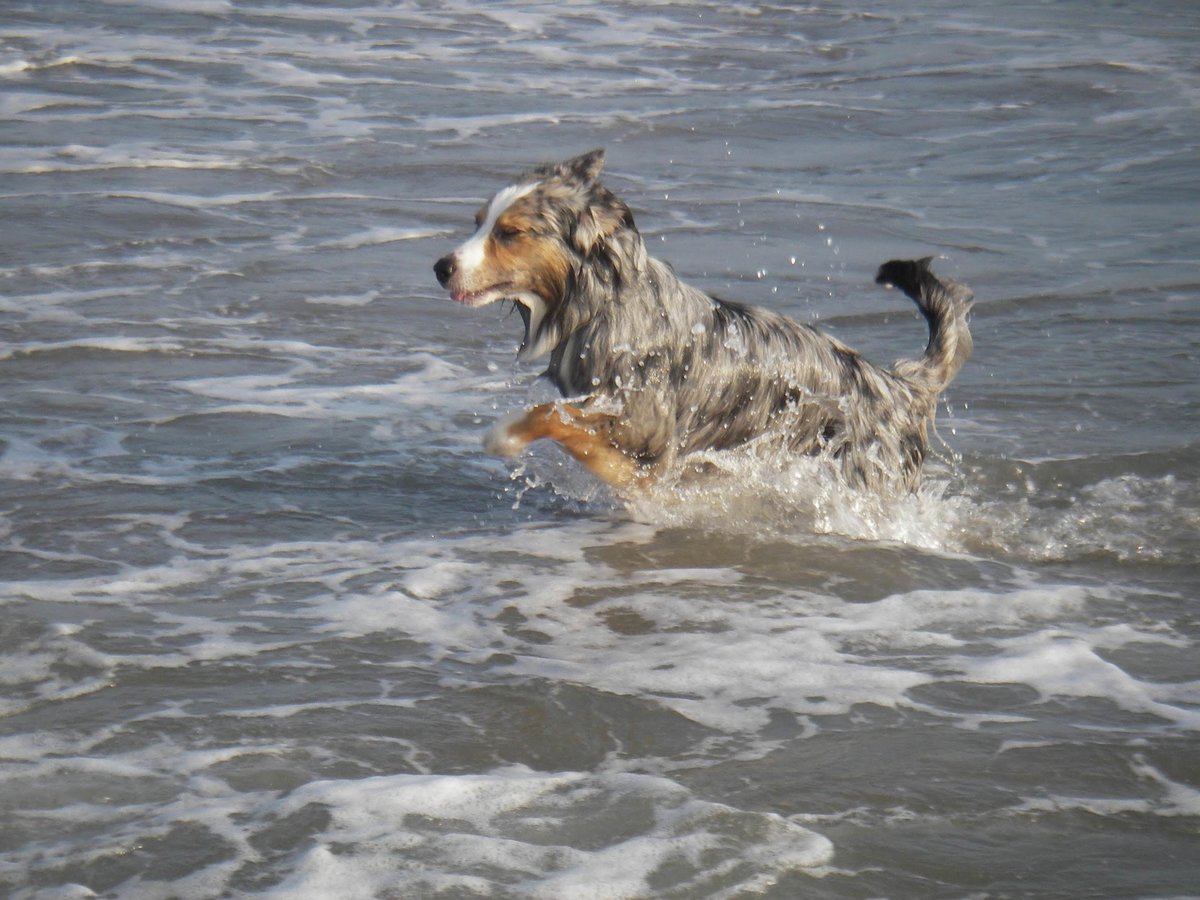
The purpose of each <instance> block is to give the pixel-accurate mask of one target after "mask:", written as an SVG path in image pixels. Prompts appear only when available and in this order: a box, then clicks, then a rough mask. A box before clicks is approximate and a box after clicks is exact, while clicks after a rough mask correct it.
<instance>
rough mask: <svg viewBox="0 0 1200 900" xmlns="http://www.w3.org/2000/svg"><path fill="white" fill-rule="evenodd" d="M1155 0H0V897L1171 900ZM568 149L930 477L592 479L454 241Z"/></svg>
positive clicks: (780, 472)
mask: <svg viewBox="0 0 1200 900" xmlns="http://www.w3.org/2000/svg"><path fill="white" fill-rule="evenodd" d="M1198 39H1200V12H1197V10H1196V9H1195V7H1194V6H1193V4H1190V3H1155V4H1150V3H1144V2H1135V3H1130V4H1124V5H1115V4H1101V5H1096V4H1091V3H1082V2H1064V3H1057V4H1045V5H1043V4H1018V5H1010V6H1004V7H1003V8H998V7H996V6H995V5H994V4H983V3H955V4H950V3H921V4H917V3H912V2H902V3H898V4H884V3H858V4H845V3H838V4H829V5H822V6H820V7H800V8H797V7H792V6H789V5H768V4H740V5H728V4H705V3H659V4H625V3H611V2H610V3H588V2H581V3H571V4H554V5H550V4H520V5H509V4H489V5H487V6H486V7H482V8H481V7H480V6H479V5H478V4H465V3H449V4H439V5H436V6H430V5H425V4H417V3H395V4H374V3H369V2H364V3H362V4H361V5H352V4H343V3H319V4H318V3H312V4H305V3H299V2H287V0H284V2H262V3H240V2H239V3H233V2H226V0H142V2H108V3H84V2H78V0H61V2H38V3H34V2H25V3H10V4H8V5H7V6H6V7H5V12H4V14H3V15H2V16H0V117H2V120H3V131H2V134H3V141H2V142H0V203H2V204H3V205H2V207H0V209H2V210H3V223H4V224H3V229H4V232H3V241H2V242H0V335H2V337H3V340H4V343H3V345H0V384H2V385H3V390H4V397H5V404H4V410H3V424H2V426H0V427H2V430H0V451H2V455H0V484H2V488H3V490H2V494H0V573H2V574H3V578H4V582H3V585H2V593H0V602H2V603H3V610H4V615H3V617H2V619H0V647H2V648H3V656H0V685H2V689H0V716H2V717H0V773H2V780H0V807H2V808H3V810H4V816H5V820H6V827H5V829H4V830H3V833H2V835H0V886H3V890H4V891H6V892H7V893H8V894H10V895H12V896H14V897H21V898H29V897H39V898H41V897H46V898H49V897H88V896H112V897H122V898H125V897H131V898H156V897H162V898H166V897H217V896H239V895H245V894H251V893H266V894H269V895H273V896H279V897H313V898H324V897H331V896H338V897H466V896H485V897H498V898H502V897H514V898H515V897H547V898H563V897H572V898H574V897H595V898H630V897H735V896H768V897H788V898H791V897H885V896H886V897H962V896H967V895H970V896H975V897H1017V896H1059V897H1069V896H1075V897H1126V896H1128V897H1133V896H1137V897H1180V896H1187V895H1195V894H1196V890H1197V888H1196V886H1197V885H1198V884H1200V862H1198V860H1200V856H1198V855H1197V845H1198V843H1197V837H1198V828H1200V769H1198V768H1197V759H1198V758H1200V756H1198V751H1200V741H1198V736H1200V664H1198V663H1197V652H1196V649H1197V643H1198V641H1200V625H1198V624H1197V622H1198V618H1197V614H1196V608H1197V607H1196V603H1197V590H1196V585H1197V583H1200V567H1198V566H1197V563H1196V556H1197V550H1198V547H1200V539H1198V538H1197V534H1198V528H1197V526H1198V525H1200V457H1198V454H1197V450H1198V447H1200V443H1198V440H1197V435H1198V433H1200V429H1198V425H1200V389H1198V388H1197V379H1196V359H1197V356H1198V351H1200V337H1198V335H1200V329H1198V326H1200V303H1198V302H1197V301H1198V299H1200V254H1198V253H1197V247H1198V246H1200V225H1198V220H1197V217H1196V214H1195V200H1196V197H1197V196H1198V194H1200V167H1198V166H1197V159H1198V158H1200V156H1198V150H1200V115H1197V112H1198V107H1200V67H1198V66H1197V62H1196V55H1195V47H1196V46H1197V42H1198ZM601 145H603V146H606V147H607V148H608V153H609V161H608V170H607V173H606V181H607V183H608V184H609V185H610V186H611V187H613V188H614V190H616V191H617V192H618V193H619V194H620V195H621V196H622V197H624V198H625V199H626V200H627V201H629V202H630V204H631V205H632V206H633V208H634V210H635V212H636V215H637V218H638V222H639V225H640V226H641V228H642V230H643V231H644V232H645V233H646V235H647V237H648V241H649V242H650V244H651V246H652V250H653V252H655V253H656V254H657V255H660V256H662V257H664V258H667V259H669V260H671V262H672V263H673V264H674V265H675V267H676V268H677V270H678V271H679V272H680V273H681V274H682V275H683V276H684V277H685V278H687V279H689V280H690V281H692V282H693V283H695V284H698V285H701V286H703V287H704V288H706V289H708V290H711V291H714V292H716V293H719V294H721V295H723V296H728V297H730V298H733V299H738V300H743V301H747V302H752V303H758V304H762V305H767V306H770V307H773V308H775V309H779V310H782V311H785V312H787V313H789V314H791V315H794V316H796V317H798V318H800V319H802V320H805V321H815V322H818V323H819V324H820V325H821V326H822V327H825V328H827V329H829V330H831V331H833V332H834V333H836V334H837V335H838V337H839V338H841V339H843V340H845V341H846V342H847V343H850V344H851V345H853V346H855V347H858V348H860V349H862V350H864V351H865V352H867V353H868V354H869V355H870V356H871V357H872V358H874V359H877V360H880V361H883V362H887V361H890V360H891V359H894V358H896V357H899V356H904V355H911V354H915V353H917V352H919V350H920V348H921V346H922V345H923V341H924V335H923V326H922V325H921V323H920V321H919V319H918V318H917V316H916V315H915V313H914V312H913V311H912V310H911V308H909V307H908V306H907V305H906V304H905V302H904V301H903V300H901V299H899V298H898V296H897V295H896V294H895V293H885V292H882V291H879V290H878V289H877V288H875V287H874V285H872V284H871V276H872V274H873V273H874V270H875V267H876V266H877V265H878V264H879V263H880V262H881V261H882V260H884V259H886V258H889V257H894V256H908V255H929V254H932V255H936V256H939V257H941V259H940V260H939V261H938V263H937V267H938V269H939V271H941V272H943V273H945V274H947V275H950V276H952V277H955V278H959V279H961V280H963V281H966V282H968V283H969V284H970V285H971V286H972V287H973V288H974V290H975V292H976V294H977V297H978V301H977V306H976V308H975V313H974V317H973V330H974V333H975V340H976V352H975V356H974V358H973V359H972V361H971V362H970V363H969V364H968V366H967V368H966V369H965V370H964V372H963V373H962V375H961V376H960V377H959V379H958V380H957V381H956V382H955V383H954V384H953V385H952V386H951V387H950V389H949V390H948V392H947V394H946V399H945V402H944V404H943V407H942V410H941V413H940V419H939V432H940V441H939V442H938V443H937V445H936V450H937V458H936V459H934V460H933V462H932V465H931V466H930V467H929V473H928V478H927V480H926V485H925V487H924V488H923V490H922V492H921V494H920V495H918V496H915V497H912V498H907V499H905V500H902V501H896V502H892V503H882V502H879V501H873V500H869V499H865V498H862V497H855V496H851V495H847V494H846V493H845V492H843V491H840V490H839V489H838V488H837V486H836V485H833V484H831V483H830V482H829V480H828V478H827V477H826V476H825V475H824V474H823V473H822V472H821V471H820V469H819V468H817V467H814V466H812V465H810V464H808V463H805V462H800V463H797V464H795V465H792V466H787V467H778V466H777V467H775V468H772V467H770V466H767V465H765V464H763V463H762V462H761V461H752V460H750V459H747V458H739V457H738V456H737V455H736V454H735V455H733V456H732V457H729V458H726V459H725V460H723V461H722V467H723V468H724V469H726V470H727V471H728V475H727V477H726V478H724V479H722V480H719V481H716V482H708V483H705V484H699V485H687V486H683V487H681V489H680V490H679V491H678V492H675V493H672V494H670V495H668V496H656V497H655V498H653V499H652V500H648V501H643V502H640V503H637V504H634V505H633V506H632V507H631V508H627V507H625V506H623V505H622V504H620V503H618V502H617V501H615V500H614V499H613V498H612V497H611V496H609V495H608V494H606V493H605V492H604V491H603V490H601V489H599V488H598V487H597V486H596V485H595V484H594V483H593V482H591V481H590V480H589V479H588V478H587V476H585V475H584V474H583V473H581V472H580V471H579V470H578V469H577V468H576V467H575V466H574V465H573V464H571V463H570V462H568V461H566V460H565V459H564V458H563V457H561V455H559V454H558V453H557V452H556V451H555V450H553V449H552V448H544V447H538V448H535V449H534V450H533V451H532V452H531V453H530V454H528V455H527V456H525V457H523V458H521V459H519V460H516V461H514V462H513V463H511V464H508V463H503V462H500V461H496V460H492V459H489V458H487V457H485V456H484V455H483V454H482V453H481V452H480V450H479V440H480V437H481V435H482V433H483V432H484V430H485V429H486V428H487V427H488V425H489V424H490V423H491V422H492V421H493V420H494V419H495V418H496V417H497V416H498V415H500V414H503V413H505V412H507V411H509V410H511V409H515V408H517V407H519V406H521V405H523V404H526V403H529V402H531V401H533V400H535V399H544V398H545V397H547V396H549V393H548V390H549V389H548V388H547V387H546V386H545V385H544V384H542V383H540V382H539V381H538V380H537V378H536V375H537V372H538V367H537V366H536V365H532V364H528V365H527V364H521V365H518V364H516V363H514V361H513V351H514V349H515V346H516V343H517V341H518V340H519V333H520V323H519V320H518V319H517V318H516V317H510V316H507V315H506V314H505V313H504V312H503V311H501V310H499V308H498V307H497V308H495V309H486V310H482V311H475V312H471V311H466V310H463V309H461V308H459V307H457V306H455V305H454V304H452V303H450V302H449V301H448V300H447V299H446V298H445V297H444V295H443V294H442V293H441V292H440V291H439V290H438V289H437V286H436V284H435V283H434V280H433V277H432V271H431V264H432V262H433V260H434V259H435V258H437V257H438V256H439V255H441V254H442V253H444V252H446V250H448V249H449V248H450V247H452V246H453V245H454V244H455V243H457V242H458V241H459V240H461V238H462V236H463V235H465V234H466V232H467V230H468V229H469V226H470V218H471V214H472V212H473V211H474V209H475V208H476V206H477V205H478V203H479V202H480V201H481V200H482V199H484V198H485V197H486V196H487V195H489V194H490V193H491V192H493V191H494V190H496V189H498V188H500V187H502V186H503V185H504V184H507V183H508V182H509V180H511V179H512V178H513V177H515V176H516V175H517V174H518V173H520V172H521V171H523V170H524V169H525V168H527V167H528V166H530V165H531V164H533V163H536V162H539V161H544V160H550V159H557V158H563V157H566V156H568V155H571V154H574V153H577V152H581V151H584V150H588V149H590V148H592V147H594V146H601Z"/></svg>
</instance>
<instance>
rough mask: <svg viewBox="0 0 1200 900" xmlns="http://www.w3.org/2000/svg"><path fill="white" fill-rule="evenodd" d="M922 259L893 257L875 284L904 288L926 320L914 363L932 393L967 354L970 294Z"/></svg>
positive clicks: (956, 369) (929, 258) (886, 263)
mask: <svg viewBox="0 0 1200 900" xmlns="http://www.w3.org/2000/svg"><path fill="white" fill-rule="evenodd" d="M932 261H933V257H929V256H927V257H926V258H925V259H916V260H910V259H893V260H891V261H890V262H885V263H884V264H883V265H882V266H880V267H879V272H878V273H877V274H876V275H875V283H876V284H882V285H894V286H895V287H898V288H900V290H902V291H904V293H906V294H907V295H908V296H909V297H910V298H912V300H913V302H914V303H916V304H917V307H918V308H919V309H920V310H921V314H922V315H924V316H925V321H926V322H928V323H929V343H928V344H927V345H926V347H925V355H924V357H922V358H921V360H919V361H918V362H917V365H918V366H920V368H921V370H922V374H924V376H925V377H926V378H927V379H928V380H929V382H930V387H931V388H932V389H933V390H934V392H935V393H941V391H942V389H943V388H945V387H946V385H948V384H949V383H950V382H951V381H952V380H953V379H954V376H955V375H957V374H958V371H959V369H961V368H962V367H963V364H964V363H965V362H966V361H967V358H968V357H969V356H970V355H971V347H972V344H973V342H972V340H971V331H970V329H969V328H968V327H967V313H968V312H969V311H970V309H971V301H972V300H973V299H974V296H975V295H974V294H972V293H971V289H970V288H968V287H967V286H966V285H965V284H959V283H958V282H956V281H950V280H949V279H945V280H943V279H941V278H939V277H938V276H937V275H935V274H933V269H932V268H930V263H931V262H932Z"/></svg>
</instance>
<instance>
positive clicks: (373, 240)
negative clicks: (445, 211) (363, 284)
mask: <svg viewBox="0 0 1200 900" xmlns="http://www.w3.org/2000/svg"><path fill="white" fill-rule="evenodd" d="M449 233H450V229H448V228H395V227H392V226H388V225H376V226H374V227H372V228H368V229H366V230H365V231H356V232H355V233H354V234H348V235H346V236H345V237H342V238H337V239H336V240H332V241H326V242H325V243H323V244H321V245H320V246H321V247H325V248H330V249H336V250H355V249H357V248H359V247H370V246H374V245H376V244H392V243H395V242H397V241H415V240H421V239H424V238H431V237H439V236H440V235H444V234H449Z"/></svg>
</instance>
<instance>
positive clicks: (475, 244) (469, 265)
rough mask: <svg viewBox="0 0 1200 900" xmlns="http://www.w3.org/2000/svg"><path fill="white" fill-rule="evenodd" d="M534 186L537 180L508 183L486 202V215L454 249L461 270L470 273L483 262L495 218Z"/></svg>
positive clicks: (494, 224)
mask: <svg viewBox="0 0 1200 900" xmlns="http://www.w3.org/2000/svg"><path fill="white" fill-rule="evenodd" d="M535 187H537V182H533V183H532V184H513V185H509V186H508V187H506V188H505V189H504V190H502V191H500V193H498V194H496V196H495V197H493V198H492V202H491V203H489V204H488V211H487V215H486V216H484V218H483V221H482V222H481V223H480V224H479V227H478V228H477V229H475V233H474V234H473V235H471V237H470V238H468V239H467V241H466V242H465V243H463V244H462V246H460V247H459V248H458V249H457V250H455V251H454V258H455V260H456V261H457V263H458V268H459V270H460V271H461V272H464V273H466V274H470V273H471V272H473V271H474V270H475V269H477V268H479V266H481V265H482V264H483V260H484V254H485V250H484V248H485V247H486V246H487V237H488V235H489V234H491V233H492V229H493V228H494V227H496V220H497V219H499V218H500V217H501V216H502V215H504V211H505V210H506V209H508V208H509V207H510V206H512V205H513V204H514V203H516V202H517V201H518V200H520V199H521V198H522V197H524V196H525V195H526V194H528V193H530V192H532V191H533V189H534V188H535Z"/></svg>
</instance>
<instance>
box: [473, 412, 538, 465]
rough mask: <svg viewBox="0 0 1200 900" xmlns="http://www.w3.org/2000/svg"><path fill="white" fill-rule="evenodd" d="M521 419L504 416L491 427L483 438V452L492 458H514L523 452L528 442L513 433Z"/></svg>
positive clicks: (514, 416) (519, 416)
mask: <svg viewBox="0 0 1200 900" xmlns="http://www.w3.org/2000/svg"><path fill="white" fill-rule="evenodd" d="M521 418H522V416H521V415H519V414H518V415H511V416H505V417H504V418H503V419H501V420H500V421H499V422H497V423H496V424H495V425H493V426H492V427H491V428H490V429H489V430H488V433H487V434H485V435H484V436H483V449H484V451H485V452H486V453H490V454H491V455H492V456H516V455H517V454H518V453H520V452H521V451H522V450H524V449H525V446H526V444H527V443H528V442H527V441H525V440H524V439H523V438H522V437H520V435H518V434H516V433H514V431H513V426H514V425H516V423H517V422H518V421H520V420H521Z"/></svg>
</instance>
